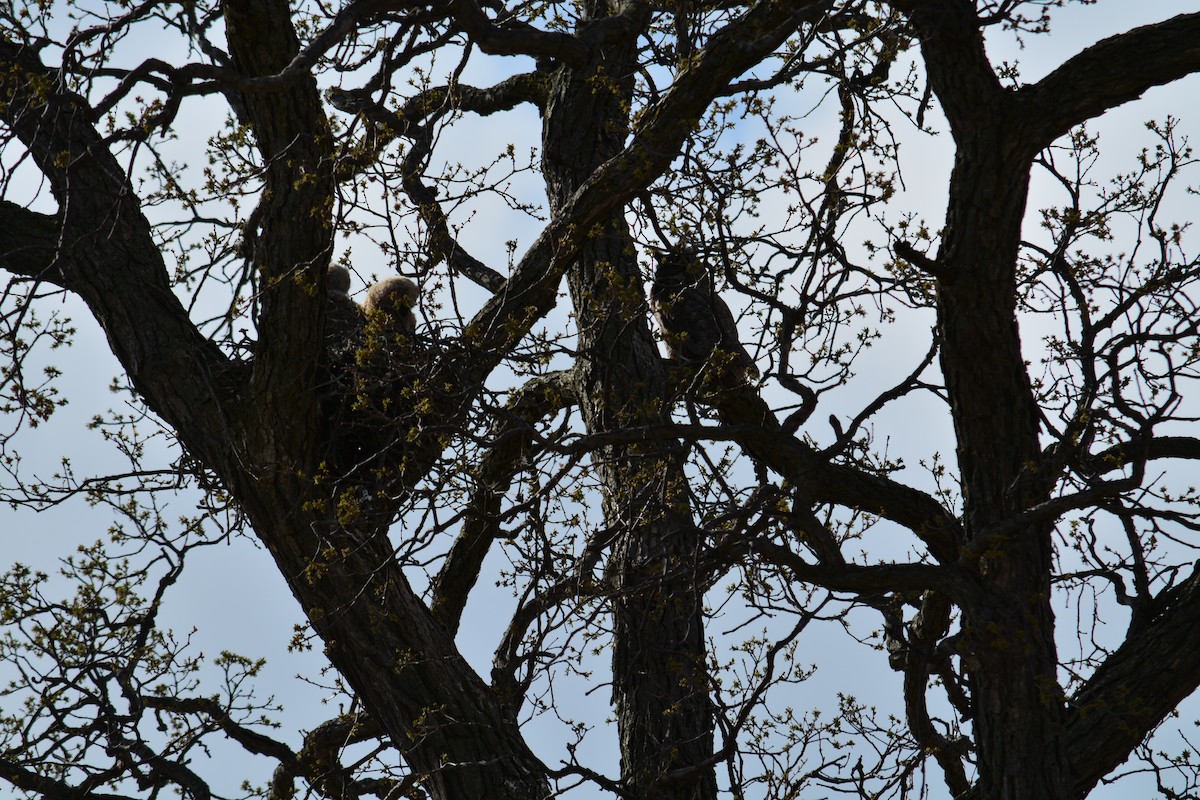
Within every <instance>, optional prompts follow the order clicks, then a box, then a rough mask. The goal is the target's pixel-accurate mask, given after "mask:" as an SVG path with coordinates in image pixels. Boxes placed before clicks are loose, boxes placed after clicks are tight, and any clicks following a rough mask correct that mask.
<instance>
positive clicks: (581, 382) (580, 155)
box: [542, 1, 716, 800]
mask: <svg viewBox="0 0 1200 800" xmlns="http://www.w3.org/2000/svg"><path fill="white" fill-rule="evenodd" d="M607 6H608V3H607V2H603V1H602V2H592V3H591V4H590V5H589V11H590V17H589V19H587V20H585V22H584V23H583V24H584V30H582V31H581V32H580V34H581V36H583V37H584V38H586V37H587V36H588V30H587V28H588V26H595V25H598V24H602V22H603V21H609V22H611V21H612V20H613V19H614V18H612V17H610V16H609V10H608V8H607ZM624 22H625V24H626V25H627V30H625V31H622V32H621V33H620V34H618V35H611V36H610V37H609V38H608V40H607V41H606V42H605V47H604V57H603V59H596V60H595V62H594V63H591V64H589V65H588V66H587V67H586V68H585V69H572V68H570V67H567V66H562V67H560V68H559V69H558V71H557V73H556V74H555V76H554V78H553V79H552V81H551V86H550V92H549V98H548V101H547V103H546V108H545V114H544V124H543V146H544V152H545V155H544V159H543V167H542V168H543V173H544V175H545V177H546V184H547V187H548V188H549V196H550V204H551V209H553V210H558V209H561V208H562V207H563V206H564V204H565V203H566V202H567V200H568V199H569V198H570V197H571V196H572V195H573V194H574V193H575V192H576V191H578V190H579V188H580V187H581V185H582V184H583V183H584V182H585V181H587V180H588V179H589V178H590V177H591V176H592V174H593V172H594V171H595V169H596V168H597V167H598V166H599V165H600V164H602V163H604V162H605V161H607V160H608V159H610V158H612V157H613V156H614V155H616V154H617V153H619V152H620V151H621V149H622V146H623V144H624V139H625V136H626V135H627V131H628V125H629V123H628V108H629V101H630V89H631V86H632V77H633V75H632V73H633V69H634V66H635V63H636V61H635V57H636V37H637V36H638V35H639V33H640V29H641V26H642V25H643V24H644V22H645V18H644V17H643V16H642V15H637V16H633V15H630V17H629V18H627V19H626V20H624ZM567 280H568V286H569V287H570V292H571V300H572V304H573V306H574V309H575V315H576V318H577V320H578V325H579V347H580V351H581V354H582V357H581V358H580V361H579V363H578V366H577V367H576V369H575V383H576V390H575V394H576V395H577V396H578V397H579V398H580V405H581V410H582V412H583V416H584V420H585V422H586V424H587V427H588V430H589V432H593V433H597V432H604V431H612V430H620V429H623V428H628V427H642V426H655V425H664V424H666V423H667V422H668V421H669V413H670V409H669V408H668V407H667V406H666V405H665V403H664V402H663V400H664V396H665V385H666V376H665V374H664V372H663V367H662V362H661V359H660V358H659V356H658V351H657V347H656V345H655V343H654V341H653V339H652V338H651V335H650V329H649V325H648V323H647V315H646V308H645V299H644V296H643V291H642V287H641V270H640V269H639V266H638V263H637V259H636V253H635V250H634V247H633V241H632V238H631V237H630V235H629V233H628V231H627V228H626V223H625V220H624V218H623V216H622V215H619V214H615V215H613V216H611V217H609V218H608V219H606V220H603V221H602V222H600V223H599V224H597V225H596V226H595V228H594V229H593V234H592V235H591V237H590V238H589V239H588V241H587V242H586V243H584V244H583V246H582V247H581V248H580V250H579V253H578V255H577V257H576V260H575V263H574V264H573V265H572V266H571V268H570V270H569V271H568V273H567ZM683 454H684V452H683V450H682V448H679V447H677V446H675V447H671V446H669V445H665V444H664V443H662V442H661V441H660V442H657V443H650V444H647V445H637V444H633V445H620V446H612V447H604V448H601V449H600V450H599V451H598V452H596V453H594V454H593V455H592V463H593V465H594V469H595V471H596V473H597V474H598V475H599V476H600V482H601V485H602V487H603V493H604V497H603V507H604V516H605V525H606V527H607V528H609V529H610V530H611V531H613V532H614V535H615V540H614V541H613V545H612V551H611V554H610V556H609V563H608V565H607V573H608V576H609V581H610V583H611V589H612V597H611V601H610V602H611V605H612V615H613V654H612V660H613V703H614V706H615V709H616V716H617V728H618V735H619V737H620V746H621V777H622V783H623V785H624V786H625V787H627V789H628V790H629V791H630V792H631V793H632V794H633V796H639V797H640V796H648V795H650V794H653V795H654V796H657V797H663V798H679V800H685V798H686V799H687V800H708V799H710V798H715V797H716V779H715V775H714V773H713V770H712V764H711V763H709V760H710V759H711V757H712V749H713V715H712V710H711V707H710V700H709V687H708V684H707V680H706V677H705V676H706V674H707V656H706V646H705V645H706V643H705V637H704V615H703V585H704V582H703V581H702V580H700V579H699V575H698V574H697V566H696V564H697V561H698V554H699V551H700V547H701V545H702V541H701V538H700V536H699V535H698V531H696V530H695V528H694V527H693V525H692V522H691V518H690V513H689V511H688V507H687V501H686V491H687V482H686V479H685V477H684V474H683ZM673 773H674V774H679V775H680V778H679V779H678V780H674V781H671V782H669V783H666V784H664V783H663V778H664V777H665V776H667V775H670V774H673Z"/></svg>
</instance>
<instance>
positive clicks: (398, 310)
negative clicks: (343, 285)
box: [363, 276, 419, 334]
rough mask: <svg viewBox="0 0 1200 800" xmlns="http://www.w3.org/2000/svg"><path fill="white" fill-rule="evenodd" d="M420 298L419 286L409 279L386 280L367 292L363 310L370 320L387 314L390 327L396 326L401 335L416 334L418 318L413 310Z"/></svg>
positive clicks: (395, 277) (394, 277)
mask: <svg viewBox="0 0 1200 800" xmlns="http://www.w3.org/2000/svg"><path fill="white" fill-rule="evenodd" d="M418 296H419V291H418V289H417V285H416V284H415V283H413V282H412V281H410V280H409V279H408V278H401V277H399V276H393V277H391V278H384V279H383V280H381V281H379V282H378V283H376V284H375V285H374V286H372V287H371V288H370V289H369V290H368V291H367V299H366V302H365V303H363V310H364V311H366V312H367V317H368V318H370V317H373V316H375V315H376V314H380V313H382V314H386V315H387V321H388V325H389V327H390V326H394V327H395V329H397V330H399V331H400V332H401V333H408V334H411V333H415V332H416V330H417V317H416V315H414V314H413V312H412V310H413V306H415V305H416V304H417V297H418Z"/></svg>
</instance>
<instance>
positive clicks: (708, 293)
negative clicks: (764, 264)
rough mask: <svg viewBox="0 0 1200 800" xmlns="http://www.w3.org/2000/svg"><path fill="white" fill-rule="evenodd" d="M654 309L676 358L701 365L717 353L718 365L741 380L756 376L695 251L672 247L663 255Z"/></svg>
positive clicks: (656, 275) (653, 288)
mask: <svg viewBox="0 0 1200 800" xmlns="http://www.w3.org/2000/svg"><path fill="white" fill-rule="evenodd" d="M650 307H651V309H652V310H653V311H654V317H655V319H657V320H658V324H659V327H661V328H662V332H663V340H664V341H665V342H666V345H667V352H668V354H669V355H670V357H671V358H672V359H674V360H676V361H680V362H682V363H685V364H688V365H689V366H694V367H696V368H699V367H701V366H703V365H704V364H706V363H707V362H708V361H709V360H710V359H711V358H712V356H713V352H714V351H717V352H718V354H719V356H720V358H721V361H720V364H721V365H722V366H723V367H724V365H728V367H729V368H731V371H732V372H733V374H736V375H737V376H738V377H739V378H741V379H743V380H744V379H745V377H746V376H752V377H753V376H757V375H758V368H757V367H755V365H754V359H752V358H750V354H749V353H747V352H746V348H745V347H743V346H742V342H741V338H740V337H739V336H738V330H737V324H736V322H735V321H734V318H733V313H732V312H730V310H729V306H727V305H725V301H723V300H722V299H721V297H720V296H719V295H718V294H717V291H716V287H715V285H714V283H713V276H712V273H711V272H710V271H709V269H708V267H707V266H706V265H705V264H704V262H702V261H701V260H700V259H699V258H698V257H697V256H696V255H695V254H694V253H693V252H692V251H690V250H687V249H678V250H673V251H671V252H668V253H666V254H664V255H663V256H662V257H661V258H659V261H658V268H657V270H656V271H655V273H654V283H653V285H652V286H651V289H650Z"/></svg>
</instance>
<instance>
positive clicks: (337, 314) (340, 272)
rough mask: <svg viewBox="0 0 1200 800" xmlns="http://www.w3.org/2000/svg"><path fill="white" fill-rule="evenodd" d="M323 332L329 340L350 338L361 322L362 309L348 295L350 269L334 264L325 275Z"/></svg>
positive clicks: (338, 340)
mask: <svg viewBox="0 0 1200 800" xmlns="http://www.w3.org/2000/svg"><path fill="white" fill-rule="evenodd" d="M325 300H326V304H325V333H326V337H327V338H328V339H329V340H330V341H331V342H341V341H344V340H347V339H350V338H351V337H352V336H353V335H354V334H355V333H356V332H357V331H358V330H359V329H360V328H361V327H362V323H363V315H362V309H361V308H359V307H358V303H356V302H354V300H353V299H352V298H351V297H350V271H349V270H348V269H346V268H345V267H343V266H341V265H338V264H334V265H332V266H330V267H329V272H328V273H327V274H326V276H325Z"/></svg>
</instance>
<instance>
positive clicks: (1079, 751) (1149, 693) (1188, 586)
mask: <svg viewBox="0 0 1200 800" xmlns="http://www.w3.org/2000/svg"><path fill="white" fill-rule="evenodd" d="M1155 604H1156V605H1158V613H1157V614H1156V615H1155V617H1154V618H1152V620H1151V622H1150V623H1149V624H1147V625H1146V626H1145V627H1143V628H1141V629H1140V630H1137V631H1135V632H1133V633H1131V634H1130V635H1129V636H1128V638H1126V640H1125V642H1124V643H1123V644H1122V645H1121V646H1120V647H1119V648H1117V650H1116V651H1115V652H1113V653H1112V655H1110V656H1109V657H1108V658H1107V659H1105V661H1104V663H1103V664H1101V665H1100V667H1099V668H1098V669H1097V670H1096V672H1095V673H1094V674H1093V675H1092V676H1091V678H1089V679H1088V681H1087V682H1086V683H1085V684H1084V685H1083V686H1081V687H1080V688H1079V690H1078V691H1077V692H1075V694H1074V695H1073V696H1072V697H1071V710H1070V717H1069V719H1068V722H1067V730H1066V735H1067V736H1068V741H1069V745H1068V747H1069V754H1070V759H1071V764H1072V766H1073V768H1074V769H1073V772H1074V774H1075V787H1076V789H1077V792H1078V796H1080V797H1083V796H1085V795H1086V794H1087V793H1088V792H1090V791H1091V789H1092V788H1093V787H1094V786H1095V785H1096V783H1097V782H1099V780H1100V779H1101V778H1102V777H1104V776H1105V775H1107V774H1108V773H1109V772H1111V771H1112V770H1113V769H1115V768H1116V767H1117V766H1118V765H1120V764H1121V763H1123V762H1124V761H1125V759H1127V758H1128V757H1129V754H1130V753H1131V752H1132V751H1133V749H1134V748H1135V747H1137V746H1138V744H1140V743H1141V742H1142V740H1143V739H1145V738H1146V734H1147V732H1148V731H1151V730H1153V729H1154V726H1155V725H1157V724H1158V723H1159V722H1161V721H1162V720H1163V719H1165V718H1166V716H1167V715H1168V714H1170V713H1171V711H1173V710H1174V709H1175V707H1176V706H1177V705H1179V703H1181V702H1182V701H1183V700H1184V698H1186V697H1188V695H1190V694H1191V693H1192V692H1194V691H1195V690H1196V688H1197V687H1198V686H1200V648H1198V647H1196V646H1195V645H1194V639H1195V632H1196V625H1197V623H1200V572H1197V571H1196V570H1193V572H1192V575H1191V576H1190V577H1189V578H1188V579H1187V580H1186V581H1184V583H1183V584H1181V585H1180V586H1178V587H1175V588H1174V589H1169V590H1167V591H1166V592H1164V593H1162V594H1160V595H1159V596H1158V597H1157V598H1155Z"/></svg>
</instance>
